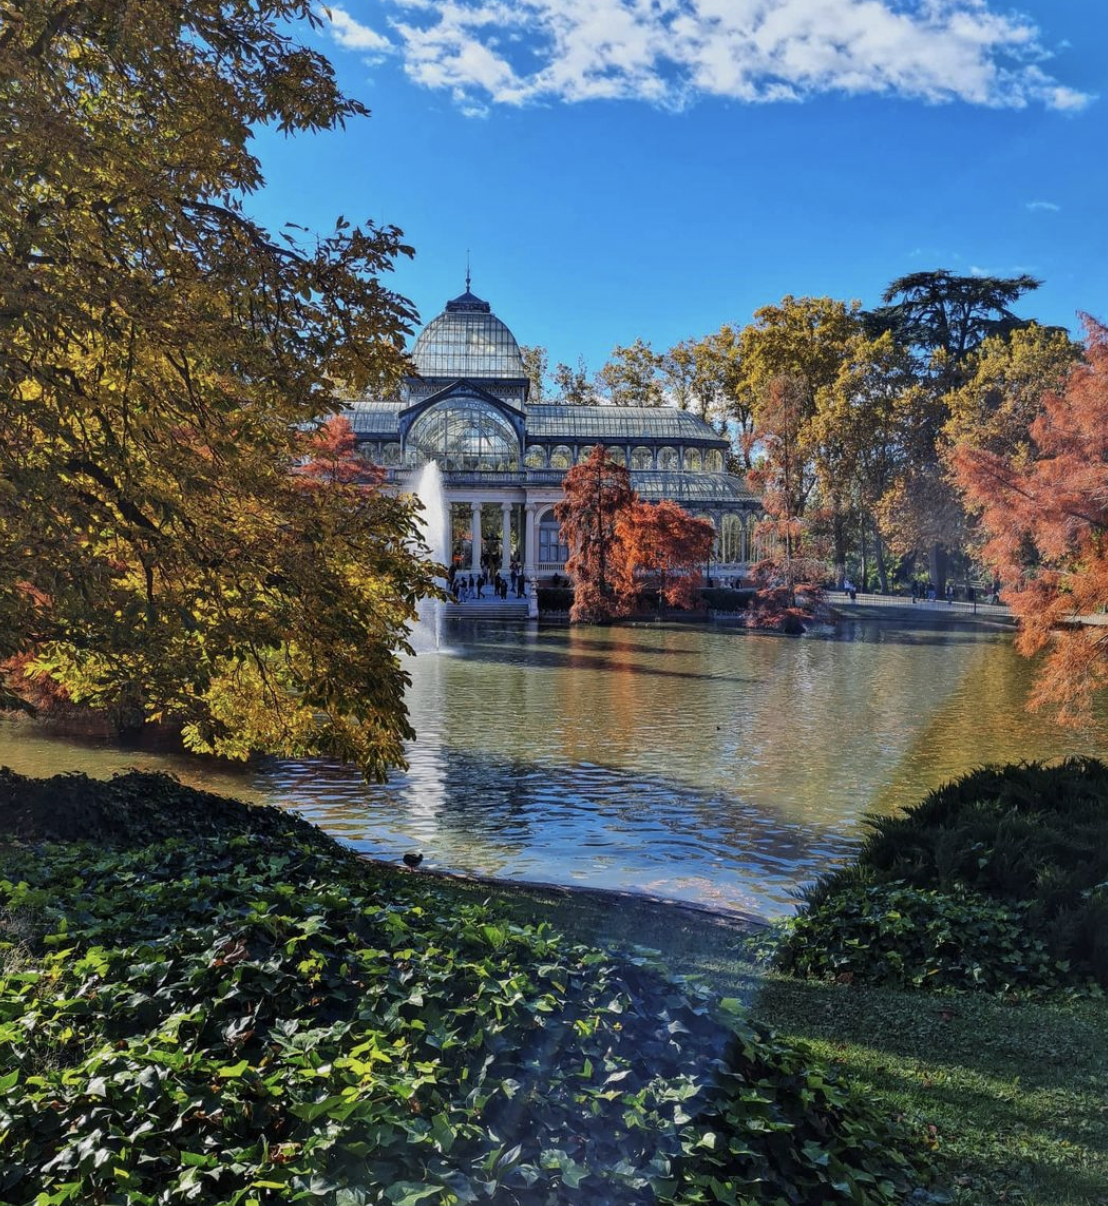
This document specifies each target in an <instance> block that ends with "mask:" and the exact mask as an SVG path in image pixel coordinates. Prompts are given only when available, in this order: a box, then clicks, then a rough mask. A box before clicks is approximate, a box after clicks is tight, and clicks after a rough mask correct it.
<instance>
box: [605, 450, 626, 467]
mask: <svg viewBox="0 0 1108 1206" xmlns="http://www.w3.org/2000/svg"><path fill="white" fill-rule="evenodd" d="M604 451H605V452H606V453H607V454H608V459H609V460H610V461H615V463H616V464H617V465H626V464H627V455H626V453H624V451H623V449H622V448H619V447H615V446H612V447H609V448H605V449H604Z"/></svg>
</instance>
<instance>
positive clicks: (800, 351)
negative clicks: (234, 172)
mask: <svg viewBox="0 0 1108 1206" xmlns="http://www.w3.org/2000/svg"><path fill="white" fill-rule="evenodd" d="M857 311H858V306H857V303H851V304H850V305H847V304H846V303H844V302H841V301H836V300H834V299H832V298H829V297H801V298H793V297H785V298H783V299H782V301H781V303H780V304H779V305H774V306H763V307H762V308H761V309H760V310H757V311H756V312H755V315H754V321H753V322H752V323H751V324H749V325H748V326H747V327H744V328H743V330H742V332H741V334H740V337H739V346H740V353H741V364H742V378H741V382H742V386H745V388H746V390H747V391H748V392H749V395H750V396H751V398H752V399H753V405H754V412H753V413H754V437H753V438H754V441H755V442H756V443H757V446H758V448H759V450H760V452H761V454H762V457H763V460H764V462H765V463H764V464H763V465H762V467H761V469H760V470H759V474H760V477H761V478H762V479H763V480H765V481H766V482H768V483H770V489H771V496H772V497H776V498H778V499H779V501H780V502H781V504H782V507H781V513H780V514H779V515H777V516H776V517H775V518H774V522H776V523H779V524H784V530H785V531H786V532H787V533H788V534H789V535H788V539H789V540H790V541H791V540H792V534H793V532H794V529H796V528H797V526H798V525H799V523H800V520H801V519H802V518H803V516H804V514H805V510H806V508H807V507H808V505H809V499H810V498H812V497H813V495H814V492H815V487H816V485H817V483H818V482H819V481H820V473H819V466H820V463H821V460H822V461H826V459H827V457H828V455H833V453H831V454H829V452H828V450H827V449H825V448H824V446H823V444H822V443H821V439H822V438H826V437H828V436H830V434H831V433H830V432H828V431H826V430H825V431H822V432H820V431H817V430H816V429H815V428H814V427H813V420H814V418H815V416H816V412H817V410H818V406H819V398H820V392H821V390H823V389H826V388H827V387H828V386H830V385H831V384H832V383H833V382H834V381H835V380H836V378H837V376H838V373H839V369H840V367H841V365H842V362H843V360H844V358H845V356H846V350H847V348H848V346H849V345H850V341H851V340H852V339H853V338H854V336H855V335H856V334H857V332H858V329H859V325H858V320H857ZM778 455H785V456H787V457H788V464H787V465H786V464H784V463H776V462H775V458H776V457H777V456H778ZM785 478H788V486H787V487H786V486H785V485H784V484H783V483H784V480H785ZM823 482H824V486H825V490H826V494H825V496H824V497H822V498H820V499H819V502H820V505H821V506H822V507H823V508H824V509H825V511H826V526H827V528H828V530H829V532H830V534H831V542H832V547H831V550H830V555H831V560H832V561H833V563H834V564H835V566H836V567H837V572H838V573H839V574H840V575H841V574H842V572H843V566H844V565H845V562H846V553H847V544H848V540H849V531H848V514H849V509H850V508H849V499H848V497H847V495H846V493H845V491H844V490H843V489H841V488H840V482H839V479H838V478H837V477H836V476H834V475H833V474H830V473H826V472H825V473H824V474H823ZM782 490H784V491H785V494H784V495H782V494H781V491H782ZM817 497H818V496H817ZM786 504H787V505H786ZM772 515H773V513H772V512H771V516H772Z"/></svg>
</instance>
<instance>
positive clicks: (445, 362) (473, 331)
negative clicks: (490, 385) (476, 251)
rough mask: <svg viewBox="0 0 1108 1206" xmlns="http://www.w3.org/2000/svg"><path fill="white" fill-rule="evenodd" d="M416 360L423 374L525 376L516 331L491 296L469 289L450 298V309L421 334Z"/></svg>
mask: <svg viewBox="0 0 1108 1206" xmlns="http://www.w3.org/2000/svg"><path fill="white" fill-rule="evenodd" d="M412 359H413V360H414V361H415V364H416V368H417V369H418V370H419V375H420V376H421V377H439V378H445V379H447V380H450V381H460V380H463V379H465V380H468V381H480V380H481V379H482V378H485V379H492V380H504V379H505V378H507V379H509V380H511V379H519V378H524V377H526V375H527V374H526V373H525V372H524V371H523V358H522V357H521V356H520V354H519V344H518V343H516V339H515V336H514V335H513V334H512V333H511V331H509V330H508V328H507V327H506V326H505V325H504V324H503V323H502V322H501V321H500V319H499V318H497V317H496V315H495V314H494V313H493V312H492V307H491V306H490V305H489V303H488V302H487V301H482V300H481V298H479V297H477V296H475V295H474V294H473V293H471V292H470V290H469V280H468V278H467V279H466V291H465V292H464V293H463V294H462V295H461V297H456V298H454V299H453V301H448V302H447V303H446V309H445V310H444V311H443V312H442V313H441V314H440V315H439V316H438V318H432V319H431V321H430V322H429V323H428V324H427V325H426V326H425V327H424V328H423V330H422V331H420V333H419V338H418V339H416V341H415V344H414V345H413V347H412Z"/></svg>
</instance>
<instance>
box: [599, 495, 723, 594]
mask: <svg viewBox="0 0 1108 1206" xmlns="http://www.w3.org/2000/svg"><path fill="white" fill-rule="evenodd" d="M616 535H617V537H618V539H619V540H620V542H621V543H622V545H623V553H622V558H621V561H622V567H623V579H622V581H621V583H620V590H621V593H622V594H623V595H624V596H625V597H627V598H634V597H635V596H636V595H638V594H641V593H642V591H644V590H651V589H653V590H656V591H657V592H658V600H659V606H660V605H661V603H662V602H665V603H666V604H668V605H669V606H670V607H681V608H685V609H689V608H692V607H694V606H695V605H696V602H697V598H698V596H699V593H700V588H701V586H702V585H703V579H702V577H701V568H702V567H703V566H704V565H706V564H707V562H708V560H709V559H710V558H711V555H712V546H713V544H714V543H715V538H716V530H715V527H714V526H713V525H712V524H711V523H710V522H709V521H708V520H706V519H697V518H695V517H694V516H692V515H690V514H689V513H688V511H686V510H685V509H684V507H682V506H680V505H679V504H678V503H675V502H673V501H672V500H670V499H663V500H662V501H661V502H658V503H648V502H642V501H635V502H632V503H631V504H630V505H629V506H628V507H627V509H626V511H625V512H624V513H623V515H622V516H621V517H620V518H619V519H618V520H617V521H616Z"/></svg>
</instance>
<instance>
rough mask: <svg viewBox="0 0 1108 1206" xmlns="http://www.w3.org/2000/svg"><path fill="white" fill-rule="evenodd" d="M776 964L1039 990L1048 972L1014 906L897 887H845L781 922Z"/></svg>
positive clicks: (1053, 976)
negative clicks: (784, 923) (785, 928)
mask: <svg viewBox="0 0 1108 1206" xmlns="http://www.w3.org/2000/svg"><path fill="white" fill-rule="evenodd" d="M787 933H788V937H787V941H786V942H785V944H784V946H783V947H782V949H781V951H780V954H779V957H778V963H779V966H781V967H782V968H783V970H785V971H789V972H792V973H794V974H795V975H800V976H806V977H810V978H813V979H829V980H840V981H844V982H853V981H854V980H857V981H859V982H865V983H867V984H883V985H889V986H891V987H896V988H908V987H914V988H940V987H941V988H984V989H993V990H1001V989H1008V988H1012V987H1014V986H1017V985H1018V986H1021V987H1036V988H1041V987H1048V986H1050V985H1051V984H1053V983H1055V982H1056V980H1057V976H1058V968H1057V966H1056V964H1055V963H1054V961H1053V960H1052V959H1051V958H1050V955H1049V953H1048V951H1047V948H1046V944H1045V943H1044V942H1042V941H1041V940H1040V939H1038V938H1035V937H1033V936H1032V934H1031V932H1030V930H1029V928H1028V925H1027V918H1026V908H1025V907H1024V906H1012V905H1006V904H999V903H997V902H995V901H989V900H986V899H984V898H983V897H981V896H978V895H976V894H975V893H972V892H968V891H966V890H965V889H964V888H960V887H955V888H953V889H951V890H950V891H949V892H938V891H935V890H933V889H925V888H914V887H910V886H908V885H907V884H903V883H891V884H872V885H869V886H865V885H862V884H851V885H848V886H846V887H844V888H842V889H840V890H839V891H837V892H835V893H833V894H832V895H830V896H829V897H827V898H826V899H825V900H824V901H823V903H822V904H820V905H819V906H818V907H816V908H813V909H810V910H808V911H806V912H803V913H801V914H800V915H799V916H798V917H797V918H795V920H794V921H793V922H792V923H791V924H790V925H789V927H788V931H787Z"/></svg>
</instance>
